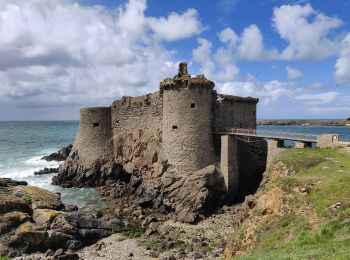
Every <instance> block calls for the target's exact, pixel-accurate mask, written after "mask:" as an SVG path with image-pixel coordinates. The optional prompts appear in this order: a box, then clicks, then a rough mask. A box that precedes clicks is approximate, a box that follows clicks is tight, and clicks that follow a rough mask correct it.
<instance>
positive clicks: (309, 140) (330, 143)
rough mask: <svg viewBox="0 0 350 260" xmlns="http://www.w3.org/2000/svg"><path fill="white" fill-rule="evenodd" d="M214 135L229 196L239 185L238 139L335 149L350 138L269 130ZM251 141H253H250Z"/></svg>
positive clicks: (235, 130)
mask: <svg viewBox="0 0 350 260" xmlns="http://www.w3.org/2000/svg"><path fill="white" fill-rule="evenodd" d="M214 134H215V135H219V136H220V139H221V146H220V147H221V148H220V149H221V151H220V153H221V154H220V166H221V171H222V174H223V176H224V179H225V185H226V189H227V191H228V193H229V194H232V195H234V194H237V191H238V185H239V170H238V168H239V167H238V164H239V162H238V158H237V154H238V151H237V142H238V140H239V139H241V140H243V141H245V142H251V141H253V142H254V139H256V138H264V139H270V140H272V141H271V145H272V146H276V147H284V141H285V140H290V141H295V147H296V148H306V147H312V144H316V146H317V147H321V148H324V147H336V146H347V145H350V142H349V141H347V140H350V136H349V137H346V138H344V139H345V140H346V141H340V140H339V134H308V133H296V132H294V133H287V132H276V131H269V130H255V129H243V128H227V129H215V131H214ZM252 139H253V140H252Z"/></svg>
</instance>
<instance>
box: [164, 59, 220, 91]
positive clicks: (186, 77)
mask: <svg viewBox="0 0 350 260" xmlns="http://www.w3.org/2000/svg"><path fill="white" fill-rule="evenodd" d="M214 86H215V84H214V82H212V81H210V80H208V79H207V78H206V77H204V75H198V76H195V77H193V78H192V77H191V75H190V74H188V72H187V63H186V62H182V63H180V64H179V71H178V74H177V75H176V76H175V77H173V78H167V79H164V80H163V81H162V82H160V91H161V93H162V92H163V90H168V89H176V88H196V87H202V88H208V89H213V88H214Z"/></svg>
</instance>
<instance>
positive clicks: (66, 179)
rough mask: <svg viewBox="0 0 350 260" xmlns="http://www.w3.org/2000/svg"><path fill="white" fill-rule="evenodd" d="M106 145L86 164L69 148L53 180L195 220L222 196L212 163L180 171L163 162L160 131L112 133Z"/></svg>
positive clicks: (219, 181)
mask: <svg viewBox="0 0 350 260" xmlns="http://www.w3.org/2000/svg"><path fill="white" fill-rule="evenodd" d="M110 145H111V148H110V149H111V150H113V154H114V156H113V157H111V156H110V154H109V153H108V152H106V153H105V156H102V157H100V159H99V160H97V161H95V162H94V163H93V164H91V165H86V164H84V163H83V162H82V160H80V158H79V150H75V149H73V151H72V153H71V154H70V156H69V157H68V159H67V160H66V161H65V163H64V164H63V165H62V166H61V167H60V168H59V174H58V175H57V176H55V177H54V178H53V183H54V184H58V185H61V186H64V187H71V186H75V187H83V186H101V187H103V188H101V189H100V190H101V192H102V195H104V196H105V197H107V198H109V199H119V200H120V199H121V198H123V199H124V200H126V201H128V203H129V205H131V204H135V203H136V205H139V206H140V207H142V208H151V209H154V210H157V211H160V212H162V213H165V214H170V215H169V216H171V217H172V218H176V219H178V220H181V221H185V222H195V221H196V220H198V219H199V218H200V217H201V216H203V215H205V214H207V213H208V212H209V211H210V210H211V209H213V208H214V207H217V206H220V205H221V204H222V203H223V201H224V191H223V190H222V188H221V187H223V183H222V181H223V179H222V178H221V177H220V174H219V173H218V171H216V168H215V166H214V165H209V166H207V167H205V168H204V169H202V170H199V171H197V172H194V173H193V174H183V173H181V172H178V171H177V170H176V169H174V168H173V167H171V166H170V165H169V164H168V161H167V159H166V158H165V155H164V152H163V149H162V135H161V131H158V132H155V133H153V132H152V133H150V132H143V131H141V130H140V131H135V132H132V133H131V132H128V133H123V134H122V133H120V134H115V135H114V137H113V142H112V141H111V144H110Z"/></svg>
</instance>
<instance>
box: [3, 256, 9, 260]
mask: <svg viewBox="0 0 350 260" xmlns="http://www.w3.org/2000/svg"><path fill="white" fill-rule="evenodd" d="M10 259H11V258H9V257H7V256H0V260H10Z"/></svg>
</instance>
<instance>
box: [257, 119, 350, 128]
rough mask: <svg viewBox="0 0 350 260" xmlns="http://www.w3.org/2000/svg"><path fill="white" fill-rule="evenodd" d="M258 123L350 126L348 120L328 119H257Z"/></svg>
mask: <svg viewBox="0 0 350 260" xmlns="http://www.w3.org/2000/svg"><path fill="white" fill-rule="evenodd" d="M257 124H258V125H281V126H284V125H286V126H288V125H301V126H317V125H318V126H350V120H342V119H330V120H322V119H321V120H313V119H305V120H304V119H295V120H292V119H290V120H257Z"/></svg>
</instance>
